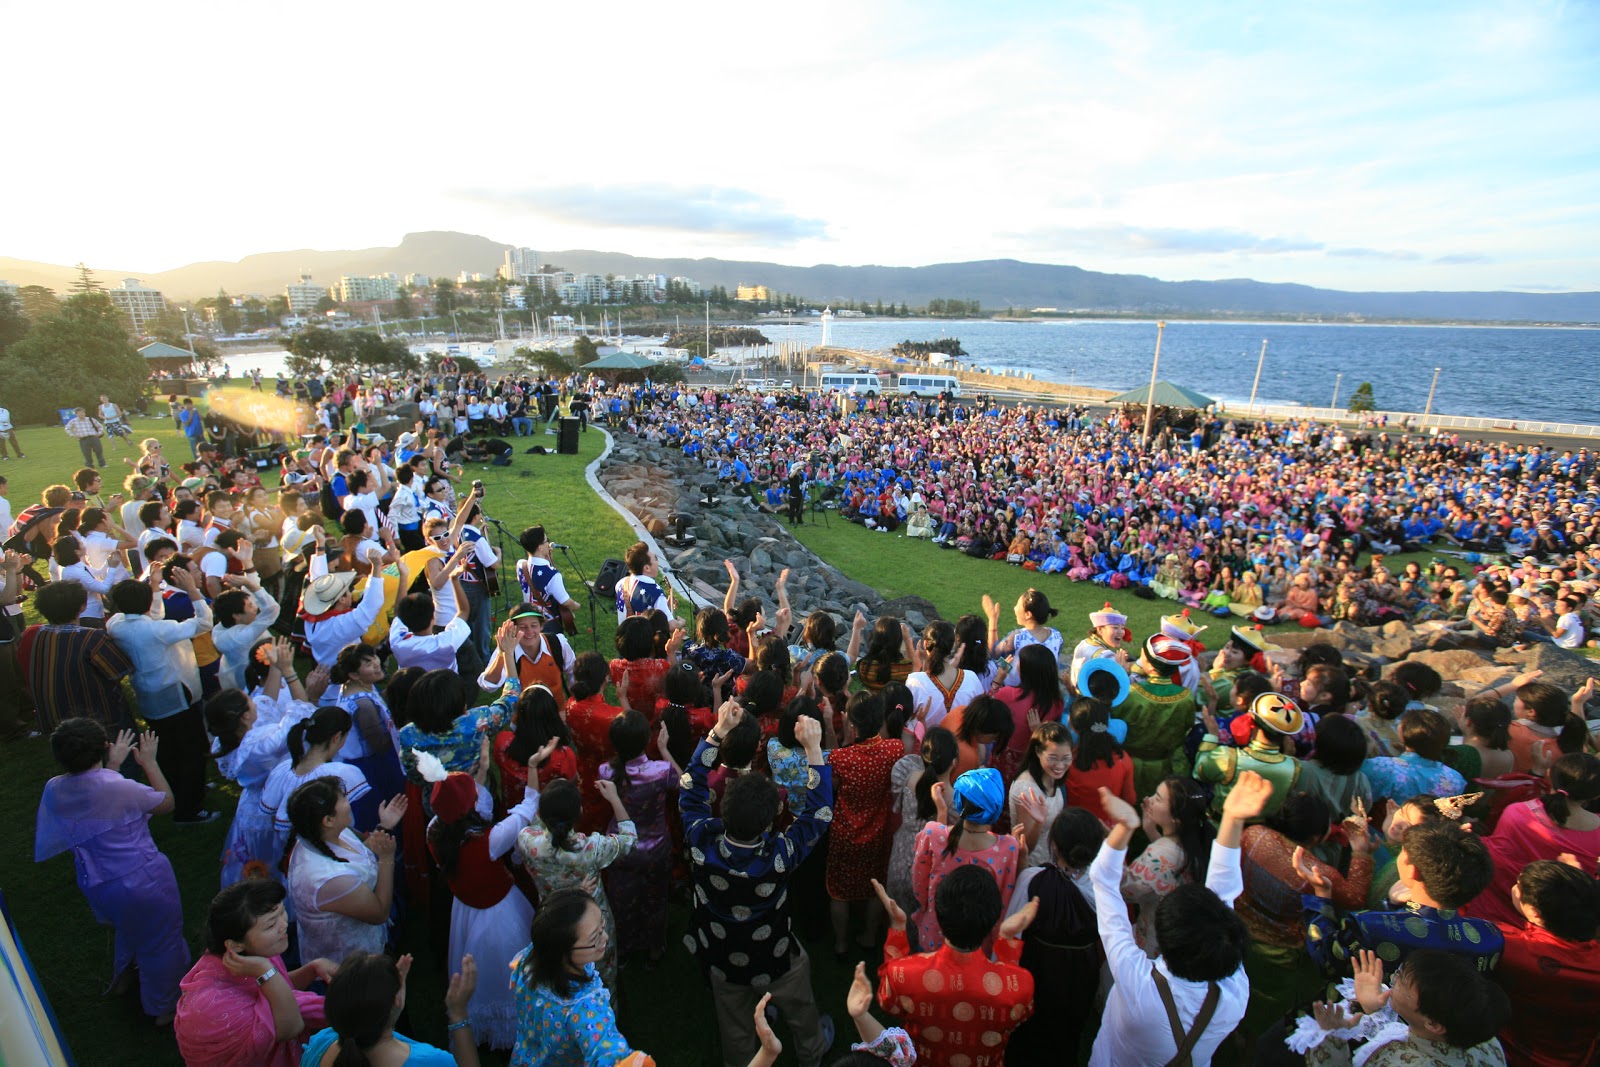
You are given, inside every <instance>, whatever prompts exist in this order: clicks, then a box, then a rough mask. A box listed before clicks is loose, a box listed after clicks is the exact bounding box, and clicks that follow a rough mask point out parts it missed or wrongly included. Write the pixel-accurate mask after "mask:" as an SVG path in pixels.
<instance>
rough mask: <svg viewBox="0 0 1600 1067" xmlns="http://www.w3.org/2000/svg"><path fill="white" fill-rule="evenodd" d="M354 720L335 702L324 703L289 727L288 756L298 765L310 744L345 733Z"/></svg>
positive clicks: (319, 743) (318, 743)
mask: <svg viewBox="0 0 1600 1067" xmlns="http://www.w3.org/2000/svg"><path fill="white" fill-rule="evenodd" d="M353 721H354V720H352V719H351V718H350V713H349V712H348V711H346V710H344V709H343V708H341V707H339V706H338V705H336V704H324V705H323V706H322V707H320V708H318V709H317V710H316V711H313V712H312V713H311V714H310V715H308V716H307V717H305V718H304V719H301V720H300V721H299V722H297V723H295V724H294V725H293V726H291V727H289V736H288V737H287V738H286V740H287V742H288V745H289V758H290V759H291V760H292V761H293V762H294V763H295V764H296V765H298V764H299V763H300V761H301V760H303V759H305V757H306V750H307V749H308V748H310V747H311V746H312V745H325V744H327V743H328V742H329V741H332V740H333V739H334V738H335V737H336V736H338V735H339V734H347V733H349V732H350V727H351V725H352V723H353Z"/></svg>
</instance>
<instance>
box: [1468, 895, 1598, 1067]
mask: <svg viewBox="0 0 1600 1067" xmlns="http://www.w3.org/2000/svg"><path fill="white" fill-rule="evenodd" d="M1500 932H1501V933H1503V934H1504V935H1505V938H1506V944H1505V951H1504V954H1503V955H1502V956H1501V957H1500V965H1499V966H1498V967H1496V968H1495V972H1494V979H1495V981H1496V982H1498V983H1499V984H1500V987H1501V988H1502V989H1504V990H1505V991H1506V995H1507V996H1508V997H1510V998H1511V1021H1510V1022H1509V1023H1508V1024H1507V1025H1506V1028H1505V1029H1504V1030H1502V1031H1500V1044H1501V1046H1502V1047H1503V1048H1504V1049H1505V1053H1506V1063H1507V1064H1508V1065H1509V1067H1566V1065H1568V1064H1573V1063H1594V1062H1596V1056H1600V942H1595V941H1563V940H1562V939H1561V938H1559V937H1557V936H1556V935H1555V934H1552V933H1551V932H1550V931H1548V930H1545V929H1542V928H1541V927H1537V926H1525V927H1522V928H1520V929H1519V928H1517V927H1514V926H1511V925H1508V924H1504V923H1502V924H1501V925H1500Z"/></svg>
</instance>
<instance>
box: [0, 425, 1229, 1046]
mask: <svg viewBox="0 0 1600 1067" xmlns="http://www.w3.org/2000/svg"><path fill="white" fill-rule="evenodd" d="M134 429H135V437H136V439H137V438H143V437H146V436H155V437H158V438H160V439H162V440H163V441H164V442H166V444H167V451H168V453H169V455H170V456H171V457H172V458H173V459H175V460H183V459H187V458H188V456H189V450H188V447H187V445H186V444H184V442H183V441H182V439H181V436H180V435H179V434H178V433H177V431H176V430H175V429H174V428H173V426H172V423H171V422H170V420H159V421H158V420H154V419H149V420H139V421H138V422H137V423H136V424H135V427H134ZM20 436H21V439H22V443H23V446H24V447H25V448H26V449H27V452H28V458H27V459H26V460H21V461H18V460H12V461H10V462H8V463H0V473H3V474H5V475H6V476H8V478H9V479H10V485H9V495H10V499H11V502H12V508H13V510H14V511H17V512H20V511H21V510H22V509H23V508H24V507H26V506H27V505H28V504H30V503H33V502H34V501H36V500H38V499H39V493H40V491H41V490H42V489H43V488H44V487H45V486H46V485H50V484H54V483H56V482H69V481H70V480H71V475H72V472H73V471H74V470H76V469H77V468H78V467H79V466H80V465H81V457H80V456H79V453H78V449H77V447H76V445H75V443H74V442H73V441H72V440H71V439H69V438H68V437H67V436H66V435H65V433H63V432H62V431H61V430H60V429H59V428H49V429H40V428H34V429H23V430H21V431H20ZM553 440H554V439H553V438H550V437H544V436H538V437H535V438H530V439H522V440H520V441H518V442H516V443H517V444H518V446H519V448H518V452H519V454H518V455H517V456H516V459H515V462H514V463H513V465H512V466H511V467H510V468H492V469H477V470H470V469H469V471H468V473H467V477H468V479H471V478H481V479H482V480H483V481H484V483H485V486H486V488H487V496H486V499H485V502H484V506H485V510H486V511H487V513H488V514H490V515H492V516H494V517H496V518H498V519H500V520H502V521H503V522H504V524H505V526H506V527H507V529H508V531H509V534H508V537H507V542H506V546H505V547H506V551H507V555H508V556H510V557H511V558H516V557H517V556H520V554H521V552H520V549H519V548H518V547H517V546H516V544H515V543H514V540H513V539H514V537H515V535H516V533H517V532H519V531H520V530H521V529H522V528H523V527H524V526H527V525H529V524H532V523H535V522H542V523H544V524H545V526H546V528H547V530H548V532H549V536H550V538H551V539H552V540H555V541H559V542H563V543H567V544H570V545H572V546H573V549H572V551H573V554H574V556H575V557H576V558H577V561H578V563H579V564H580V565H581V568H582V570H583V572H584V573H585V574H586V575H588V576H589V577H591V578H592V577H593V576H594V574H595V573H596V571H597V570H598V568H599V566H600V564H601V563H602V562H603V561H604V560H605V559H606V558H608V557H613V556H620V555H621V554H622V552H623V550H624V549H625V548H626V547H627V546H628V545H629V544H630V543H632V541H633V540H634V536H633V534H632V532H631V531H630V530H629V528H628V526H627V524H626V523H625V522H623V520H622V519H621V517H619V516H618V515H616V513H614V512H613V511H611V509H610V508H608V507H607V506H605V505H604V504H603V503H602V502H601V501H600V500H599V499H598V498H597V497H596V496H595V495H594V494H593V492H592V491H591V490H590V488H589V487H588V485H587V483H586V482H585V480H584V478H583V468H584V466H585V465H586V464H588V463H589V462H590V461H591V460H592V459H593V458H594V457H595V456H597V455H598V454H599V453H600V451H601V449H602V448H603V447H604V436H603V435H602V434H601V433H599V432H597V431H591V432H590V433H588V434H586V435H584V436H583V437H582V438H581V445H580V454H579V455H578V456H558V455H543V456H529V455H524V454H521V450H522V449H523V448H525V447H527V445H528V444H530V443H540V444H544V445H546V446H547V447H548V446H550V445H551V444H552V443H553ZM128 454H129V453H127V452H126V451H119V450H118V447H117V445H116V444H115V443H114V442H113V443H111V444H110V445H109V447H108V448H107V456H106V458H107V459H108V460H109V461H110V464H111V466H112V467H113V468H116V469H115V471H109V470H108V472H107V473H108V474H114V475H115V477H108V478H107V485H106V491H107V492H108V493H109V492H111V491H113V490H114V489H115V488H116V486H114V485H113V484H111V483H112V482H120V481H121V478H122V476H123V474H124V473H125V472H126V468H125V467H124V466H123V465H122V464H121V462H120V459H121V457H122V456H126V455H128ZM799 536H800V539H801V540H802V541H803V542H804V543H805V544H807V545H808V546H809V547H811V548H812V549H813V550H814V551H816V552H817V553H818V555H820V556H821V557H823V558H824V559H827V560H828V561H829V562H831V563H833V564H835V565H836V566H838V567H839V569H840V570H842V571H843V572H844V573H845V574H847V575H848V576H850V577H852V578H855V579H857V580H860V581H863V582H866V583H867V584H869V585H872V586H874V587H876V588H878V589H879V590H881V591H882V592H883V593H884V594H885V595H886V596H891V597H892V596H898V595H903V594H911V593H914V594H918V595H921V596H924V597H927V598H928V599H929V600H931V601H933V602H934V603H935V604H936V605H937V606H938V607H939V610H940V612H941V613H942V614H944V615H945V616H946V617H949V618H954V617H956V616H958V615H960V614H962V613H965V612H980V613H981V604H982V597H983V594H984V593H986V592H987V593H989V594H991V595H992V596H994V597H995V598H996V599H997V600H999V601H1000V603H1001V604H1002V609H1003V615H1002V625H1003V626H1007V627H1009V626H1010V625H1011V622H1010V620H1011V614H1010V613H1011V605H1012V604H1013V603H1015V601H1016V598H1017V597H1018V595H1020V594H1021V593H1022V592H1023V591H1024V590H1025V589H1027V588H1028V586H1029V585H1030V584H1036V585H1038V586H1039V587H1040V588H1042V589H1045V590H1046V591H1047V593H1048V594H1049V596H1050V598H1051V601H1052V603H1053V604H1054V605H1055V606H1057V607H1058V608H1060V609H1061V615H1060V616H1059V617H1058V618H1057V619H1055V620H1054V621H1055V624H1056V626H1057V627H1058V628H1059V629H1060V630H1061V631H1062V633H1063V635H1064V636H1065V638H1066V640H1067V642H1068V645H1069V647H1070V645H1071V644H1072V643H1074V642H1076V641H1077V640H1079V639H1080V638H1081V637H1082V636H1083V635H1084V634H1085V633H1086V632H1087V629H1088V618H1087V616H1088V613H1089V612H1090V611H1092V610H1094V609H1096V608H1098V607H1099V606H1100V605H1101V603H1103V602H1104V601H1105V600H1106V599H1107V598H1108V594H1107V593H1106V592H1105V591H1104V590H1102V589H1101V588H1100V587H1098V586H1093V585H1091V584H1089V583H1072V582H1069V581H1067V580H1065V579H1064V578H1062V577H1060V576H1058V575H1037V574H1034V573H1032V572H1027V571H1023V570H1020V569H1018V568H1014V567H1007V566H1004V565H1002V564H998V563H994V562H992V561H984V560H974V559H969V558H967V557H965V556H963V555H961V554H959V553H957V552H946V551H942V550H940V549H939V548H937V547H934V546H931V545H928V544H924V543H918V542H913V541H910V540H907V539H904V538H897V537H895V536H894V535H892V534H876V533H872V532H870V531H867V530H864V529H862V528H861V527H859V526H855V525H853V524H851V523H847V522H844V521H843V520H841V519H839V518H838V517H837V516H831V517H830V520H829V524H828V525H826V526H807V527H805V528H804V529H802V530H801V531H800V532H799ZM556 562H557V565H558V566H560V567H561V568H562V570H563V572H564V574H565V576H566V578H567V581H568V586H569V589H571V590H572V591H573V593H574V595H575V596H577V597H578V599H579V601H580V604H581V603H582V601H583V595H582V587H581V585H580V584H579V583H578V575H577V573H576V572H575V569H574V568H573V567H571V566H570V565H569V564H568V563H567V562H566V561H565V560H564V559H563V557H562V556H561V554H560V553H558V554H557V557H556ZM1109 598H1110V599H1111V600H1112V601H1113V602H1114V603H1115V604H1116V605H1117V607H1118V608H1119V610H1122V611H1125V612H1127V613H1128V615H1129V617H1130V622H1131V625H1132V627H1133V629H1134V631H1135V632H1136V633H1137V634H1139V635H1141V636H1143V635H1145V634H1148V633H1149V632H1150V631H1151V630H1152V629H1153V628H1154V627H1155V625H1156V624H1157V619H1158V616H1159V615H1161V614H1163V613H1165V612H1168V611H1170V610H1171V609H1172V605H1171V604H1170V603H1169V602H1166V601H1147V600H1141V599H1139V598H1137V597H1134V596H1132V595H1131V594H1127V593H1120V594H1110V596H1109ZM596 620H597V623H598V625H597V626H596V633H595V634H594V635H593V637H592V638H591V636H590V635H589V634H588V633H586V632H580V633H579V634H578V635H576V636H575V637H574V639H573V645H574V646H575V647H576V648H577V649H578V650H579V651H584V650H587V649H589V648H591V647H595V644H598V647H599V649H600V650H601V652H602V653H604V654H607V655H608V656H609V654H610V650H611V648H612V645H611V639H612V634H613V632H614V629H615V625H614V615H613V613H612V610H611V608H610V606H609V605H608V604H601V605H599V608H598V610H597V612H596ZM588 625H589V623H588V611H587V605H584V608H583V610H580V612H579V628H580V630H581V631H582V630H586V629H587V627H588ZM1226 627H1227V622H1226V621H1225V620H1221V619H1217V620H1214V624H1213V627H1212V630H1211V631H1209V632H1208V633H1206V634H1205V635H1204V636H1205V637H1209V638H1211V639H1212V641H1211V642H1210V643H1211V644H1212V645H1213V646H1215V644H1216V643H1217V642H1218V639H1219V635H1221V634H1224V633H1225V632H1226ZM53 773H54V766H53V764H52V762H51V759H50V754H49V749H48V745H47V743H46V741H45V740H44V739H35V740H31V741H17V742H13V743H11V744H8V745H0V807H3V810H5V811H6V812H8V813H9V814H10V818H9V819H7V820H6V821H5V822H4V823H3V824H0V890H3V891H4V893H5V896H6V899H7V901H8V903H9V905H10V907H11V909H12V911H13V914H14V915H15V917H16V921H17V924H18V927H19V929H20V932H21V937H22V939H23V942H24V945H25V947H26V949H27V951H28V952H29V953H30V954H31V956H32V958H33V961H34V964H35V966H36V968H37V970H38V972H39V975H40V977H41V980H42V982H43V984H44V989H45V992H46V994H47V996H48V997H49V998H50V1001H51V1003H52V1005H53V1006H54V1008H55V1010H56V1013H57V1015H58V1017H59V1019H60V1021H61V1023H62V1027H63V1030H64V1031H65V1033H66V1035H67V1039H68V1041H69V1042H70V1043H71V1045H72V1049H73V1052H74V1054H75V1055H76V1057H77V1059H78V1062H79V1063H81V1064H94V1065H98V1064H108V1063H115V1062H118V1061H119V1060H120V1061H126V1062H132V1063H137V1064H140V1065H152V1067H164V1065H169V1064H172V1065H175V1064H178V1063H179V1062H180V1060H179V1057H178V1055H177V1050H176V1046H175V1044H174V1042H173V1040H172V1037H171V1035H170V1034H169V1033H165V1032H158V1031H155V1030H154V1029H153V1028H152V1027H151V1026H150V1024H149V1023H148V1022H147V1021H146V1020H145V1019H144V1017H143V1016H142V1014H141V1013H140V1012H139V1008H138V1001H137V998H136V997H135V996H128V997H124V998H121V999H119V1000H116V1001H108V1000H105V999H103V998H102V996H101V990H102V989H103V988H104V987H105V985H106V984H107V982H109V980H110V977H111V975H110V971H111V943H110V938H109V935H108V933H107V932H106V931H104V930H101V929H99V928H97V927H96V926H95V924H94V920H93V918H92V916H91V915H90V913H89V909H88V906H87V904H86V903H85V901H84V899H83V897H82V895H81V894H80V893H79V892H78V890H77V887H76V885H75V884H74V881H73V870H72V863H71V860H70V859H68V858H66V857H58V858H56V859H54V860H51V861H49V862H46V863H43V864H34V863H33V862H32V859H33V818H34V812H35V810H36V809H37V806H38V798H39V793H40V790H41V788H42V787H43V784H44V782H45V780H46V779H47V778H48V777H49V776H50V775H51V774H53ZM210 806H211V807H213V808H219V809H221V810H222V811H223V812H224V816H225V818H224V819H223V820H218V821H217V822H214V823H212V824H210V825H207V826H201V827H193V828H177V827H174V826H173V825H172V823H171V821H170V820H168V819H161V818H158V819H155V820H153V822H152V831H153V833H154V836H155V839H156V842H157V844H158V845H160V847H161V848H162V850H163V851H164V852H165V853H166V854H167V855H168V857H169V858H170V859H171V860H172V863H173V866H174V867H175V868H176V870H177V872H178V881H179V885H180V886H181V889H182V894H183V908H184V916H185V919H186V927H187V932H188V935H189V940H190V942H191V944H196V945H198V944H199V942H200V928H201V925H202V923H203V920H204V916H205V911H206V906H207V904H208V902H209V900H210V898H211V896H212V895H213V894H214V893H215V892H216V890H217V888H218V883H217V872H218V869H219V860H218V857H219V853H220V851H221V846H222V841H223V837H224V835H225V831H226V821H225V819H226V818H227V817H231V814H232V807H233V800H232V797H231V796H230V795H229V794H228V793H227V791H226V790H225V789H223V788H221V787H218V788H216V789H214V791H213V793H212V798H211V804H210ZM801 907H802V909H803V910H804V909H807V908H810V909H813V910H814V909H815V908H817V907H821V908H823V909H825V904H824V902H822V901H820V900H816V901H805V902H801ZM685 919H686V913H685V910H684V909H683V908H682V907H678V906H674V907H673V908H672V909H671V920H670V929H669V938H668V941H669V951H668V954H667V956H666V958H665V960H663V962H662V963H661V964H660V965H659V966H658V967H655V968H650V967H647V966H645V965H644V964H643V963H642V961H641V962H638V963H630V964H629V965H627V966H625V967H624V968H623V970H622V994H621V998H620V1014H621V1020H622V1028H623V1030H624V1032H625V1033H626V1034H627V1035H628V1037H629V1039H630V1041H632V1042H633V1043H634V1045H635V1046H636V1047H638V1048H642V1049H645V1050H647V1051H649V1052H650V1053H652V1054H653V1055H654V1056H655V1057H656V1058H657V1061H658V1062H659V1063H661V1064H662V1065H663V1067H700V1065H703V1064H708V1063H713V1062H716V1047H717V1044H716V1024H715V1018H714V1015H713V1013H712V1008H711V1003H710V999H709V996H708V993H707V990H706V987H705V985H704V983H703V982H702V980H701V978H700V975H699V972H698V969H697V968H696V967H695V966H694V964H693V963H692V962H691V960H690V958H689V956H688V954H687V953H686V952H684V951H683V950H682V948H681V947H679V945H680V939H681V936H682V933H683V926H684V923H685ZM816 932H818V933H820V931H816ZM428 933H429V931H428V930H427V928H426V919H425V917H422V916H415V915H414V916H413V917H412V919H411V920H410V922H409V923H408V926H407V929H406V931H405V936H404V939H403V940H404V943H405V944H406V946H407V947H408V948H411V949H412V950H413V951H414V952H415V953H416V955H417V967H416V968H415V969H414V970H413V972H412V979H411V989H410V1005H411V1006H410V1011H409V1020H410V1027H409V1029H408V1030H407V1031H406V1032H408V1033H409V1034H411V1035H412V1036H414V1037H417V1038H420V1039H423V1040H428V1041H432V1042H435V1043H437V1044H441V1045H442V1044H444V1037H445V1034H444V1018H443V1013H442V1010H441V1009H440V1008H439V1005H440V1003H441V999H442V994H443V986H442V982H441V968H440V965H439V964H438V962H437V961H436V960H435V959H434V957H433V956H432V954H431V952H430V951H429V948H428V944H427V942H428V940H429V937H428ZM807 944H808V948H809V951H810V954H811V959H812V968H813V976H814V982H815V985H816V988H817V993H818V1003H819V1005H820V1006H821V1008H822V1010H823V1011H827V1012H831V1013H832V1014H833V1015H834V1017H835V1020H836V1022H837V1023H839V1025H840V1027H841V1029H840V1036H839V1040H838V1042H837V1043H836V1045H835V1051H836V1053H837V1052H842V1051H844V1050H845V1049H846V1048H848V1041H849V1040H850V1038H851V1036H852V1035H851V1034H849V1033H848V1032H847V1031H848V1020H847V1019H846V1018H845V1016H844V1012H843V1000H844V992H845V989H846V987H847V985H848V983H849V977H850V969H851V968H850V966H849V965H842V964H838V963H835V961H834V959H833V956H832V952H831V946H830V945H829V941H828V938H827V937H826V935H825V934H823V935H822V936H820V937H812V938H809V939H808V941H807ZM875 964H876V960H875V959H873V960H870V961H869V966H873V965H875ZM780 1036H783V1037H787V1035H786V1034H785V1033H784V1032H782V1031H781V1030H780ZM787 1043H790V1044H792V1042H787ZM485 1062H486V1063H490V1064H503V1063H504V1062H505V1058H504V1057H496V1056H486V1057H485ZM782 1062H784V1063H793V1062H794V1059H793V1055H792V1053H787V1052H786V1053H785V1056H784V1059H783V1061H782Z"/></svg>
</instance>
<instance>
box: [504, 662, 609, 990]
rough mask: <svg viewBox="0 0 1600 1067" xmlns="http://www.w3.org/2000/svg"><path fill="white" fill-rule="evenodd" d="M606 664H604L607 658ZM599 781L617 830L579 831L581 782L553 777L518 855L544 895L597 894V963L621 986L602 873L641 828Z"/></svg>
mask: <svg viewBox="0 0 1600 1067" xmlns="http://www.w3.org/2000/svg"><path fill="white" fill-rule="evenodd" d="M596 658H597V659H598V658H599V657H596ZM601 664H602V666H603V665H604V661H603V660H602V661H601ZM595 785H596V792H597V793H599V795H600V796H601V797H602V798H603V799H604V800H605V802H606V803H607V804H609V805H610V806H611V812H612V815H613V816H615V818H616V824H617V832H616V833H614V834H581V833H578V832H577V831H576V826H577V823H578V818H579V816H580V814H581V812H582V810H583V801H582V798H581V797H580V796H579V794H578V787H577V786H575V785H573V784H572V783H571V782H568V781H565V780H562V781H556V782H552V783H551V784H550V786H549V787H548V788H546V789H545V790H544V792H543V793H542V794H541V796H540V801H539V818H538V821H537V822H535V823H534V824H533V825H532V826H529V827H528V828H527V829H525V830H523V831H522V833H520V834H518V835H517V860H518V862H520V863H521V864H522V865H523V866H525V867H527V868H528V871H529V873H531V874H532V875H533V881H534V884H535V885H537V886H538V888H539V896H540V899H545V898H547V897H548V896H549V895H550V894H552V893H554V892H556V891H557V890H560V889H584V890H586V891H588V892H589V894H590V895H591V896H592V897H593V898H594V902H595V904H596V905H598V906H599V908H600V914H601V915H602V916H603V917H604V919H605V931H606V949H605V954H604V956H602V957H601V959H600V960H598V961H597V965H598V966H599V969H600V977H601V979H602V980H603V981H604V982H605V984H606V986H607V988H610V989H615V988H616V983H617V948H616V939H617V934H616V931H617V920H616V917H615V916H614V915H613V914H612V912H611V903H610V901H608V900H607V899H606V891H605V887H604V886H603V885H602V884H601V881H600V872H601V871H603V870H605V869H606V868H607V867H609V866H611V865H612V864H613V863H615V862H616V861H617V860H619V859H621V858H622V857H623V856H626V855H627V854H628V853H629V852H632V851H633V846H634V843H635V842H636V841H637V840H638V839H639V832H638V830H637V829H636V828H635V827H634V824H633V819H632V818H630V817H629V815H628V809H626V808H624V807H623V806H622V800H621V798H619V797H618V796H617V787H616V786H615V785H613V784H612V783H611V782H610V781H608V780H606V779H604V778H601V779H599V780H598V781H597V782H596V783H595ZM591 887H592V888H591Z"/></svg>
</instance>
